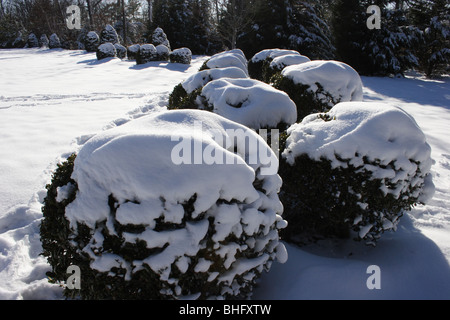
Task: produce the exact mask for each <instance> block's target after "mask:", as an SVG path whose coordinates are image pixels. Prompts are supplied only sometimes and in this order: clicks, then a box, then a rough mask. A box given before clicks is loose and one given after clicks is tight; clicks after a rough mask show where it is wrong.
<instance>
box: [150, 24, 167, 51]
mask: <svg viewBox="0 0 450 320" xmlns="http://www.w3.org/2000/svg"><path fill="white" fill-rule="evenodd" d="M152 43H153V44H154V45H155V46H156V47H158V46H159V45H164V46H166V47H167V48H169V50H170V42H169V40H168V39H167V35H166V34H165V33H164V30H163V29H162V28H159V27H158V28H156V29H155V30H154V31H153V34H152Z"/></svg>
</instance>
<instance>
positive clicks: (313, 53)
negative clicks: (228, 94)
mask: <svg viewBox="0 0 450 320" xmlns="http://www.w3.org/2000/svg"><path fill="white" fill-rule="evenodd" d="M72 4H75V5H78V6H79V7H80V9H81V21H82V29H81V30H69V29H68V28H67V25H66V18H67V13H66V8H67V7H68V6H69V5H72ZM371 5H377V6H378V7H379V8H380V9H381V28H380V29H370V28H368V26H367V20H368V19H369V18H370V17H371V15H373V12H369V13H368V12H367V9H368V8H369V6H371ZM449 12H450V4H449V3H448V1H447V0H434V1H430V0H397V1H387V0H318V1H299V0H111V1H107V0H104V1H102V0H78V1H73V0H0V46H1V47H11V46H13V45H14V41H15V46H20V45H21V44H22V43H21V42H20V41H17V39H18V37H22V39H24V38H25V37H26V35H27V34H28V33H31V32H33V33H35V34H36V35H37V36H39V35H41V34H52V33H57V34H58V36H59V37H60V38H61V39H62V43H63V46H64V47H68V48H70V49H77V43H79V39H80V37H82V36H83V34H86V33H87V32H89V31H91V30H93V31H97V32H99V31H100V30H101V29H102V28H103V27H104V26H105V25H106V24H112V25H113V26H114V27H115V28H116V30H117V32H118V34H119V35H120V36H121V38H122V41H123V43H124V44H128V45H129V44H132V43H144V42H149V41H151V34H152V32H153V30H154V29H155V28H156V27H161V28H163V30H164V31H165V33H166V34H167V36H168V38H169V40H170V42H171V44H172V47H173V48H177V47H189V48H190V49H191V50H192V52H193V53H194V54H208V55H211V54H214V53H216V52H218V51H221V50H224V49H226V48H228V49H233V48H241V49H242V50H243V51H244V52H245V53H246V55H247V56H252V55H253V54H254V53H256V52H258V51H260V50H262V49H265V48H275V47H277V48H286V49H294V50H297V51H299V52H301V53H302V54H304V55H306V56H308V57H310V58H311V59H339V60H341V61H344V62H346V63H348V64H350V65H352V66H354V67H355V68H356V69H357V70H358V71H359V72H360V73H361V74H366V75H391V74H392V75H397V74H402V73H403V72H404V71H405V70H408V69H412V68H414V69H416V70H419V71H422V72H424V73H425V74H426V75H427V76H433V75H438V74H442V73H448V72H449V70H448V68H449V61H450V45H449V41H450V27H449Z"/></svg>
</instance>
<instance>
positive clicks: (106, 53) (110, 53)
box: [97, 42, 117, 60]
mask: <svg viewBox="0 0 450 320" xmlns="http://www.w3.org/2000/svg"><path fill="white" fill-rule="evenodd" d="M116 56H117V51H116V47H115V46H114V45H113V44H112V43H109V42H107V43H103V44H101V45H99V46H98V48H97V60H102V59H106V58H114V57H116Z"/></svg>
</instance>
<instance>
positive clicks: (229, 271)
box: [41, 110, 287, 299]
mask: <svg viewBox="0 0 450 320" xmlns="http://www.w3.org/2000/svg"><path fill="white" fill-rule="evenodd" d="M239 132H240V133H242V134H239ZM247 139H251V140H252V141H255V142H258V148H256V149H252V148H246V147H245V145H246V140H247ZM180 141H181V142H180ZM191 143H193V146H194V148H196V149H195V150H197V151H200V152H201V153H202V155H203V157H204V158H203V159H204V161H203V162H199V163H198V164H195V165H193V164H191V160H192V159H194V158H196V157H197V156H198V155H197V154H196V155H194V158H192V159H191V156H190V155H188V154H187V153H188V150H187V149H190V148H191ZM180 146H181V147H180ZM184 148H187V149H184ZM185 152H186V153H185ZM189 154H190V153H189ZM261 154H264V157H266V156H268V155H269V154H270V155H271V158H272V159H273V158H275V159H276V155H275V154H274V153H273V152H272V151H271V149H270V148H269V147H268V146H267V144H266V143H265V142H264V140H262V139H261V138H260V137H259V136H258V135H257V134H256V133H255V132H254V131H252V130H250V129H248V128H246V127H244V126H242V125H239V124H237V123H234V122H232V121H229V120H227V119H225V118H222V117H220V116H218V115H214V114H212V113H209V112H205V111H199V110H189V111H187V110H183V111H170V112H164V113H158V114H155V115H149V116H144V117H141V118H139V119H136V120H133V121H130V122H128V123H126V124H124V125H121V126H119V127H115V128H113V129H110V130H107V131H104V132H102V133H100V134H98V135H97V136H94V137H93V138H91V139H90V140H89V141H88V142H87V143H86V144H85V145H84V146H83V147H82V149H81V150H80V152H79V153H78V155H77V156H76V159H75V156H72V157H71V158H69V159H68V161H67V162H65V163H64V164H61V165H60V166H59V167H58V169H57V170H56V172H55V174H54V175H53V179H52V183H51V184H50V185H48V186H47V190H48V193H47V197H46V198H45V200H44V207H43V214H44V218H43V220H42V225H41V241H42V247H43V249H44V252H43V254H44V256H46V257H47V259H48V261H49V263H50V265H51V266H52V272H51V273H50V274H49V276H50V277H51V278H52V279H53V281H55V282H60V281H65V280H66V279H67V276H68V275H67V273H66V272H67V271H66V270H67V267H68V266H70V265H76V266H78V267H79V268H80V271H81V275H82V281H81V290H79V291H77V290H68V289H66V290H65V294H66V295H68V296H76V295H77V294H79V295H80V297H81V298H83V299H182V298H190V299H206V298H209V299H214V298H225V299H232V298H248V297H249V296H250V295H251V292H252V288H253V286H254V284H255V281H256V280H257V279H258V277H259V276H260V275H261V274H262V272H263V271H269V269H270V267H271V264H272V262H273V261H276V260H278V261H280V262H284V261H285V260H286V258H287V253H286V249H285V248H284V245H283V244H282V243H281V242H280V241H279V230H280V229H282V228H284V227H285V226H286V221H284V220H283V219H282V218H281V216H280V213H281V211H282V209H283V207H282V204H281V202H280V201H279V198H278V190H279V188H280V186H281V179H280V177H279V176H278V175H277V174H276V171H275V172H270V173H269V172H265V169H268V168H269V166H270V165H272V164H270V165H269V164H267V163H266V162H267V161H265V160H264V161H263V158H262V156H261ZM222 156H223V158H222V160H226V162H222V164H221V162H220V159H219V158H220V157H222ZM211 157H214V158H215V160H217V161H215V162H207V160H206V159H209V160H211V159H210V158H211ZM225 158H226V159H225ZM179 160H182V161H179ZM194 161H195V159H194ZM276 163H277V161H276Z"/></svg>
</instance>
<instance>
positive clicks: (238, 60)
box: [206, 49, 248, 76]
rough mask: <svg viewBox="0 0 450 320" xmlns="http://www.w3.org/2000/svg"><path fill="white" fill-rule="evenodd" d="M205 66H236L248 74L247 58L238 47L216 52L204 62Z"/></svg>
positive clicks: (212, 67) (211, 67)
mask: <svg viewBox="0 0 450 320" xmlns="http://www.w3.org/2000/svg"><path fill="white" fill-rule="evenodd" d="M206 66H207V67H208V68H210V69H214V68H226V67H237V68H239V69H241V70H242V71H244V72H245V74H246V75H247V76H248V69H247V59H246V58H245V55H244V53H243V52H242V50H240V49H234V50H229V51H224V52H220V53H217V54H215V55H213V56H212V57H211V58H210V59H209V60H208V61H207V62H206Z"/></svg>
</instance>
